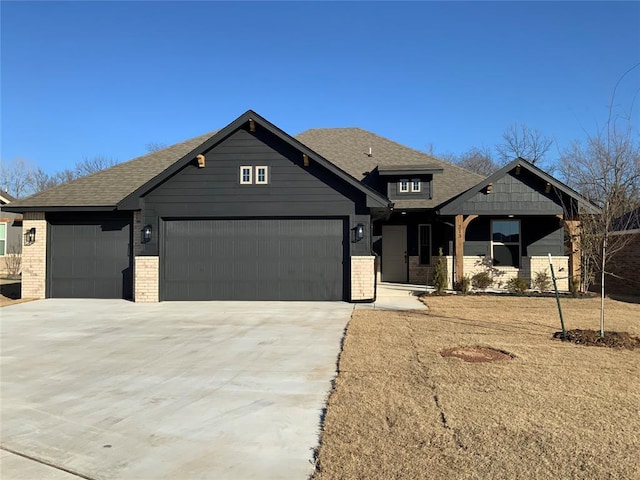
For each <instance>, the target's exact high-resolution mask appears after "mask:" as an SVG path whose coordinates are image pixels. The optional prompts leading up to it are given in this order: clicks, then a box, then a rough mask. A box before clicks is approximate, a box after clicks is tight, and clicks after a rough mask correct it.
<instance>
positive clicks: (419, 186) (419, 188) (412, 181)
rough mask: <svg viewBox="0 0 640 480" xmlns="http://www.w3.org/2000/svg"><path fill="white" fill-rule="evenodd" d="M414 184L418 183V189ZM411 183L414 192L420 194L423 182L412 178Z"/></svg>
mask: <svg viewBox="0 0 640 480" xmlns="http://www.w3.org/2000/svg"><path fill="white" fill-rule="evenodd" d="M414 182H418V188H414ZM410 183H411V191H412V192H419V191H421V190H422V182H421V181H420V179H419V178H412V179H411V182H410Z"/></svg>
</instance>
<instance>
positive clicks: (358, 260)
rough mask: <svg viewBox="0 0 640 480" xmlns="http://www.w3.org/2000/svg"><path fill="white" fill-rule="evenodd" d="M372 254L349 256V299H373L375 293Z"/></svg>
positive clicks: (373, 258)
mask: <svg viewBox="0 0 640 480" xmlns="http://www.w3.org/2000/svg"><path fill="white" fill-rule="evenodd" d="M375 259H376V257H374V256H367V257H351V301H352V302H362V301H366V300H373V296H374V295H375V276H376V272H375Z"/></svg>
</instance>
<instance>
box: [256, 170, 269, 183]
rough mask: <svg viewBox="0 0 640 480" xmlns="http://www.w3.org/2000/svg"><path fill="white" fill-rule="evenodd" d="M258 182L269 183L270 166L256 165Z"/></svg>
mask: <svg viewBox="0 0 640 480" xmlns="http://www.w3.org/2000/svg"><path fill="white" fill-rule="evenodd" d="M256 183H257V184H262V185H265V184H267V183H269V167H256Z"/></svg>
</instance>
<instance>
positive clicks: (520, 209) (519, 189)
mask: <svg viewBox="0 0 640 480" xmlns="http://www.w3.org/2000/svg"><path fill="white" fill-rule="evenodd" d="M544 188H545V186H544V183H542V182H540V180H539V179H538V178H536V177H534V176H533V175H531V174H529V173H528V172H522V173H521V174H520V175H517V176H516V175H514V174H512V173H509V174H507V175H505V176H504V177H502V178H500V179H499V180H498V181H496V182H495V183H494V184H493V187H492V189H491V193H485V192H484V191H480V192H478V193H476V194H475V195H474V196H473V197H471V198H469V199H468V200H467V201H465V202H464V204H463V206H462V213H463V214H465V215H467V214H477V215H513V214H517V215H557V214H561V213H562V212H563V208H562V204H561V201H560V200H559V198H558V196H557V195H556V194H555V192H553V190H551V192H550V193H544Z"/></svg>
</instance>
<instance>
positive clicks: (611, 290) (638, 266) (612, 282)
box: [595, 233, 640, 295]
mask: <svg viewBox="0 0 640 480" xmlns="http://www.w3.org/2000/svg"><path fill="white" fill-rule="evenodd" d="M628 235H629V243H627V244H626V245H625V246H624V248H623V249H622V250H620V251H619V252H617V253H616V254H615V256H614V257H613V258H612V260H611V266H610V267H609V271H610V272H611V273H613V274H614V275H617V276H618V277H621V278H616V277H614V276H613V275H607V278H606V279H605V286H604V288H605V293H606V294H607V295H609V294H614V295H615V294H618V295H640V233H631V234H628ZM595 283H597V284H598V285H600V278H599V277H598V278H597V282H595Z"/></svg>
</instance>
